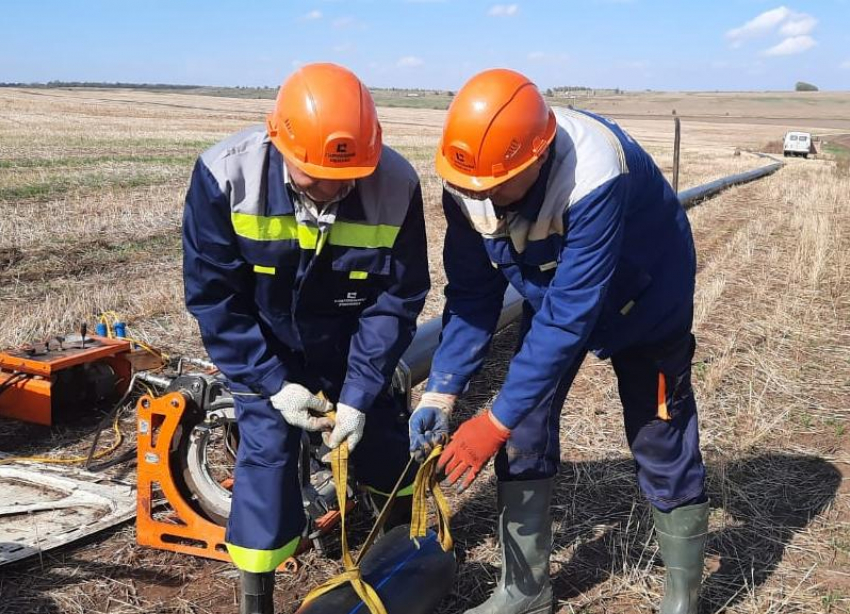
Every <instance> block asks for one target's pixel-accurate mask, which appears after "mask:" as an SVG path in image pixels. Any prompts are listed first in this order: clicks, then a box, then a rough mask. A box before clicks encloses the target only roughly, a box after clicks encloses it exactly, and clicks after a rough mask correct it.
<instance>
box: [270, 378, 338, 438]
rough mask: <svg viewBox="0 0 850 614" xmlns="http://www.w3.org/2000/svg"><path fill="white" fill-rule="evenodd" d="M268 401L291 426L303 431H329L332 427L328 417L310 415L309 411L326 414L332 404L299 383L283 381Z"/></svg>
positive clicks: (331, 407)
mask: <svg viewBox="0 0 850 614" xmlns="http://www.w3.org/2000/svg"><path fill="white" fill-rule="evenodd" d="M269 401H271V404H272V406H273V407H274V408H275V409H276V410H278V411H279V412H280V413H281V414H283V419H284V420H286V422H287V423H288V424H291V425H292V426H295V427H297V428H300V429H304V430H305V431H329V430H331V429H332V428H333V422H332V421H331V419H330V418H323V417H321V416H315V415H311V412H312V413H313V414H326V413H328V412H329V411H330V410H332V409H333V405H332V404H331V403H329V402H328V401H325V400H324V399H320V398H319V397H317V396H316V395H315V394H313V393H312V392H310V391H309V390H307V389H306V388H305V387H304V386H301V385H300V384H291V383H289V382H285V383H284V384H283V388H281V389H280V392H278V393H277V394H275V395H273V396H272V397H270V398H269Z"/></svg>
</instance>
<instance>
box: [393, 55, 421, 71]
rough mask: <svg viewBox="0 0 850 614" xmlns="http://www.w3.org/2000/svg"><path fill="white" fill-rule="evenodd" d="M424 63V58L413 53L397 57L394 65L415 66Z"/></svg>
mask: <svg viewBox="0 0 850 614" xmlns="http://www.w3.org/2000/svg"><path fill="white" fill-rule="evenodd" d="M424 63H425V60H423V59H422V58H418V57H416V56H415V55H406V56H404V57H403V58H399V59H398V62H396V63H395V65H396V66H398V67H399V68H416V67H417V66H422V65H423V64H424Z"/></svg>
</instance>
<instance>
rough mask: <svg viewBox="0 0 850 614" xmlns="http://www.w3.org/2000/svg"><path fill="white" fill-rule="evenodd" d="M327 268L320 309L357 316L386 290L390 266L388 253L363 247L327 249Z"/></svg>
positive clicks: (387, 251)
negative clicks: (328, 260)
mask: <svg viewBox="0 0 850 614" xmlns="http://www.w3.org/2000/svg"><path fill="white" fill-rule="evenodd" d="M331 258H332V260H331V267H330V271H329V279H327V286H326V287H325V291H324V293H323V294H324V295H325V296H326V297H327V300H326V301H325V304H324V305H323V306H322V307H323V308H324V309H327V310H330V311H333V312H340V311H343V312H360V311H362V310H363V309H365V308H366V307H367V306H369V305H371V304H372V303H373V302H374V300H375V298H376V297H377V295H378V293H379V292H380V291H381V290H382V289H383V288H384V287H385V286H386V283H387V279H388V276H389V274H390V269H391V266H392V255H391V254H390V252H389V250H381V249H376V248H366V247H338V246H332V247H331Z"/></svg>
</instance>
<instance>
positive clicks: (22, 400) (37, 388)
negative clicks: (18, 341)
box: [0, 336, 131, 426]
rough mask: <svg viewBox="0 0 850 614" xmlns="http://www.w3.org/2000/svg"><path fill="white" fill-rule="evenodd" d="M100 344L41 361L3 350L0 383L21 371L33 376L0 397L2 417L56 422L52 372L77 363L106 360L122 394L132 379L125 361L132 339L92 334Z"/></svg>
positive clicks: (67, 350) (46, 423)
mask: <svg viewBox="0 0 850 614" xmlns="http://www.w3.org/2000/svg"><path fill="white" fill-rule="evenodd" d="M89 338H90V339H92V340H94V341H97V342H98V344H99V345H97V346H93V347H90V348H67V349H66V350H65V351H66V352H67V354H66V355H62V356H59V357H55V358H52V359H46V360H40V359H38V358H29V357H26V356H22V355H21V353H20V351H16V350H9V351H6V352H0V384H3V383H4V382H6V381H8V380H9V379H10V378H11V377H13V376H15V375H16V374H18V373H27V374H29V375H32V376H34V377H32V378H30V379H25V380H22V381H19V382H17V383H16V384H13V385H12V386H11V387H10V388H9V389H7V390H6V391H5V392H4V393H3V395H2V396H0V416H5V417H7V418H14V419H16V420H23V421H26V422H34V423H36V424H43V425H45V426H50V425H51V424H52V423H53V418H54V416H53V402H52V390H53V375H54V374H55V373H56V372H57V371H61V370H62V369H68V368H70V367H74V366H77V365H81V364H85V363H92V362H99V361H102V362H106V363H108V364H109V366H110V367H112V369H113V370H114V371H115V374H116V376H117V377H118V378H119V381H120V382H121V386H119V387H120V388H121V389H120V390H119V391H118V392H119V393H123V392H124V391H125V390H126V386H128V385H129V382H130V375H131V374H130V371H131V367H130V363H129V362H128V361H127V360H126V356H128V355H129V353H130V350H131V345H130V342H129V341H123V340H121V339H108V338H106V337H97V336H91V337H89Z"/></svg>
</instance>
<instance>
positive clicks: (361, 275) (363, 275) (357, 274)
mask: <svg viewBox="0 0 850 614" xmlns="http://www.w3.org/2000/svg"><path fill="white" fill-rule="evenodd" d="M368 277H369V273H367V272H366V271H351V273H349V274H348V279H367V278H368Z"/></svg>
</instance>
